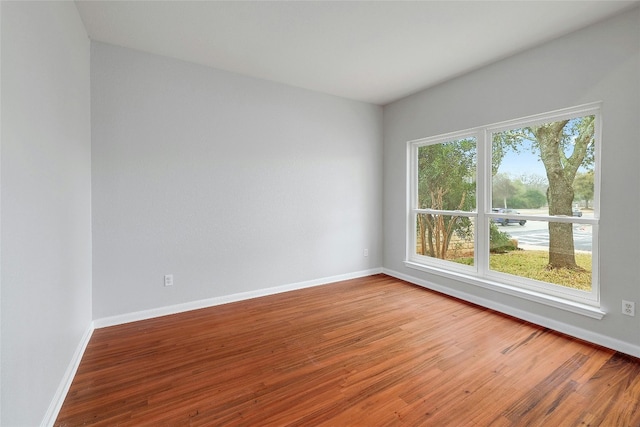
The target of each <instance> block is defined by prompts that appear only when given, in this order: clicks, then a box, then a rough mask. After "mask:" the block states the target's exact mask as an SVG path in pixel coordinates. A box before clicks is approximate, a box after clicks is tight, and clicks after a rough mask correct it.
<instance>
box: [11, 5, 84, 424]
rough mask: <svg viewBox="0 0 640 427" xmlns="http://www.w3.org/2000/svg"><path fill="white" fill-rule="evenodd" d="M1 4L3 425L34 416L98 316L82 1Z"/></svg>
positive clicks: (37, 419)
mask: <svg viewBox="0 0 640 427" xmlns="http://www.w3.org/2000/svg"><path fill="white" fill-rule="evenodd" d="M0 7H1V8H2V37H1V38H2V81H1V87H2V133H1V137H2V146H1V148H2V156H1V164H0V170H1V180H2V189H1V204H2V223H1V226H2V242H1V251H2V265H1V270H2V273H1V281H2V282H1V283H2V309H1V315H2V319H1V321H2V347H1V348H2V385H1V388H2V419H1V420H0V424H2V425H3V426H34V425H38V424H40V423H41V422H42V421H43V418H44V417H45V414H46V413H47V410H48V408H49V406H50V404H51V403H52V399H53V397H54V395H55V394H56V392H57V391H58V387H59V385H60V384H61V382H63V377H64V376H65V373H66V372H67V369H68V367H69V364H70V361H71V360H72V358H73V355H74V352H75V351H76V350H77V348H78V346H79V344H80V343H81V341H82V339H83V337H84V336H85V333H86V332H87V330H88V328H89V326H90V324H91V228H90V226H91V224H90V215H91V212H90V207H91V201H90V198H91V196H90V190H91V183H90V179H91V171H90V168H91V164H90V161H91V153H90V149H91V145H90V138H91V130H90V99H89V90H90V84H89V65H90V63H89V53H90V51H89V40H88V38H87V35H86V33H85V30H84V27H83V25H82V22H81V21H80V17H79V15H78V11H77V10H76V7H75V4H74V3H73V2H42V3H32V2H2V3H1V6H0Z"/></svg>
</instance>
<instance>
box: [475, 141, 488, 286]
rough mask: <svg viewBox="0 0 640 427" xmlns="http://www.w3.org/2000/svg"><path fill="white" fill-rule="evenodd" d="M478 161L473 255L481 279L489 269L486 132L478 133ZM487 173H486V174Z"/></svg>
mask: <svg viewBox="0 0 640 427" xmlns="http://www.w3.org/2000/svg"><path fill="white" fill-rule="evenodd" d="M477 137H478V144H477V150H478V161H477V177H476V193H477V202H476V204H477V210H478V218H477V220H476V236H475V254H476V266H477V269H478V274H479V275H480V276H481V277H483V276H484V275H485V274H486V272H487V270H488V269H489V221H488V220H487V217H486V215H485V213H486V212H487V210H488V209H489V208H488V207H489V206H491V191H490V188H491V187H490V185H489V183H490V179H491V177H490V176H487V173H489V174H490V173H491V150H490V148H489V147H488V144H487V132H486V131H481V132H479V133H478V136H477ZM487 171H488V172H487Z"/></svg>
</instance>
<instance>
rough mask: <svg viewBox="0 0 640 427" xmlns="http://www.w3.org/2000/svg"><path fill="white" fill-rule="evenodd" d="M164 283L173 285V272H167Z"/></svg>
mask: <svg viewBox="0 0 640 427" xmlns="http://www.w3.org/2000/svg"><path fill="white" fill-rule="evenodd" d="M164 285H165V286H173V274H165V275H164Z"/></svg>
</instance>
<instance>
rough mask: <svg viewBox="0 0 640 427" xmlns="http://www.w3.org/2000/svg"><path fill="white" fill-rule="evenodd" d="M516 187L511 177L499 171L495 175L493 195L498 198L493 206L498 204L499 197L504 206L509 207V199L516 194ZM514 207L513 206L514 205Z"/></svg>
mask: <svg viewBox="0 0 640 427" xmlns="http://www.w3.org/2000/svg"><path fill="white" fill-rule="evenodd" d="M516 191H517V189H516V187H515V186H514V185H513V183H512V182H511V179H510V178H509V176H508V175H507V174H504V173H499V174H496V175H495V176H494V177H493V197H495V198H496V200H495V201H494V202H493V206H497V203H495V202H496V201H497V199H500V201H501V202H502V203H501V204H502V207H503V208H505V209H506V208H507V199H508V198H510V197H512V196H514V195H515V194H516ZM512 207H513V206H512Z"/></svg>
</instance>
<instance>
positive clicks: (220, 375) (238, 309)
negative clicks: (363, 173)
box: [56, 275, 640, 427]
mask: <svg viewBox="0 0 640 427" xmlns="http://www.w3.org/2000/svg"><path fill="white" fill-rule="evenodd" d="M638 374H640V361H639V360H638V359H635V358H633V357H629V356H626V355H623V354H621V353H617V352H615V351H612V350H608V349H604V348H601V347H597V346H594V345H591V344H588V343H584V342H582V341H579V340H575V339H572V338H569V337H566V336H564V335H561V334H558V333H555V332H553V331H551V330H549V329H545V328H542V327H539V326H536V325H532V324H530V323H527V322H524V321H521V320H517V319H514V318H511V317H508V316H504V315H501V314H497V313H495V312H492V311H491V310H487V309H484V308H481V307H477V306H474V305H471V304H467V303H464V302H461V301H459V300H456V299H453V298H449V297H445V296H443V295H440V294H437V293H435V292H431V291H428V290H425V289H422V288H420V287H416V286H413V285H411V284H408V283H406V282H403V281H400V280H397V279H394V278H391V277H388V276H385V275H376V276H371V277H367V278H362V279H355V280H349V281H344V282H339V283H335V284H330V285H325V286H320V287H315V288H310V289H304V290H299V291H294V292H288V293H283V294H278V295H273V296H268V297H264V298H258V299H253V300H249V301H242V302H238V303H233V304H227V305H222V306H217V307H212V308H207V309H202V310H196V311H191V312H187V313H182V314H177V315H173V316H166V317H161V318H157V319H151V320H146V321H141V322H135V323H129V324H125V325H120V326H114V327H110V328H104V329H98V330H96V331H95V332H94V334H93V336H92V338H91V340H90V342H89V345H88V347H87V349H86V352H85V355H84V357H83V359H82V362H81V364H80V367H79V369H78V372H77V374H76V376H75V379H74V381H73V384H72V385H71V389H70V391H69V393H68V395H67V397H66V400H65V402H64V405H63V407H62V409H61V411H60V414H59V417H58V419H57V421H56V426H81V425H96V426H116V425H118V426H456V427H458V426H460V427H467V426H616V427H617V426H640V408H639V404H640V376H639V375H638Z"/></svg>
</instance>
